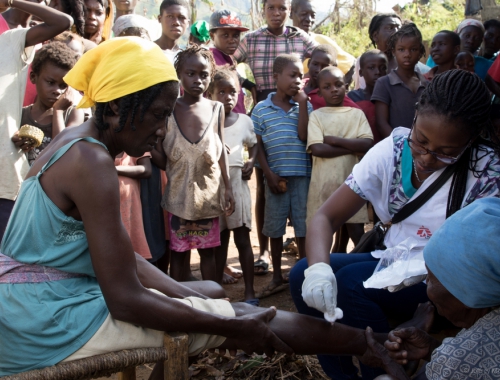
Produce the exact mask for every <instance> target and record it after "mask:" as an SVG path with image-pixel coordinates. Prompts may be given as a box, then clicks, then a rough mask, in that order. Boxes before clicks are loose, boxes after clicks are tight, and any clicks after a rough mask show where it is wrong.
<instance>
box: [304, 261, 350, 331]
mask: <svg viewBox="0 0 500 380" xmlns="http://www.w3.org/2000/svg"><path fill="white" fill-rule="evenodd" d="M304 276H305V280H304V282H303V283H302V298H303V299H304V302H305V303H306V304H307V306H309V307H313V308H315V309H317V310H319V311H322V312H323V313H325V319H326V320H327V321H328V322H335V321H336V320H337V319H341V318H342V317H343V316H344V314H343V312H342V310H341V309H339V308H338V307H336V306H337V280H336V278H335V275H334V274H333V270H332V267H331V266H330V265H328V264H325V263H316V264H314V265H311V266H310V267H309V268H307V269H306V270H305V272H304Z"/></svg>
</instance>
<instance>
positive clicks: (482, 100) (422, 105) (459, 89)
mask: <svg viewBox="0 0 500 380" xmlns="http://www.w3.org/2000/svg"><path fill="white" fill-rule="evenodd" d="M417 111H418V113H435V114H438V115H442V116H445V117H446V119H447V120H448V121H449V122H452V123H454V124H455V125H456V128H457V129H458V130H459V131H461V132H463V133H465V134H468V135H469V138H470V140H471V141H472V142H471V147H470V148H469V149H467V150H466V151H465V152H464V154H463V155H462V156H461V157H460V159H459V160H458V162H456V163H455V164H454V165H456V170H455V174H454V175H453V179H452V183H451V187H450V192H449V195H448V204H447V210H446V217H449V216H451V215H453V213H455V212H456V211H458V210H459V209H460V208H461V206H462V203H463V200H464V196H465V192H466V185H467V177H468V174H469V171H471V172H472V173H473V174H474V176H475V177H476V178H479V177H480V176H481V175H482V174H483V171H479V170H478V169H477V168H476V165H477V163H478V162H479V160H481V159H482V158H483V157H485V156H486V155H488V154H489V153H490V151H489V150H488V149H487V148H486V147H485V146H489V147H490V148H493V149H494V150H495V152H496V153H500V141H499V139H498V137H497V135H496V133H495V130H494V127H493V124H492V123H491V120H490V94H489V92H488V90H487V88H486V86H485V84H484V83H483V81H482V80H481V79H480V78H479V77H478V76H477V75H476V74H472V73H470V72H468V71H464V70H449V71H446V72H444V73H442V74H439V75H436V76H435V77H434V78H433V80H432V81H431V82H430V83H429V85H428V86H427V87H426V88H425V89H424V91H423V92H422V95H421V97H420V102H419V103H418V105H417Z"/></svg>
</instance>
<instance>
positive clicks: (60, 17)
mask: <svg viewBox="0 0 500 380" xmlns="http://www.w3.org/2000/svg"><path fill="white" fill-rule="evenodd" d="M0 6H5V7H7V6H9V7H12V8H16V9H19V10H21V11H23V12H26V13H29V14H31V15H33V16H36V17H38V18H39V19H41V20H42V21H43V23H42V24H39V25H37V26H34V27H32V28H30V29H29V30H28V31H27V32H26V43H25V45H24V46H25V47H29V46H33V45H36V44H39V43H42V42H45V41H47V40H50V39H52V37H55V36H57V35H58V34H60V33H62V32H64V31H65V30H68V29H69V28H70V27H71V25H73V19H72V18H71V16H69V15H67V14H65V13H62V12H59V11H56V10H55V9H53V8H50V7H47V6H45V5H40V4H36V3H33V2H30V1H25V0H13V1H12V3H11V4H8V1H7V0H0Z"/></svg>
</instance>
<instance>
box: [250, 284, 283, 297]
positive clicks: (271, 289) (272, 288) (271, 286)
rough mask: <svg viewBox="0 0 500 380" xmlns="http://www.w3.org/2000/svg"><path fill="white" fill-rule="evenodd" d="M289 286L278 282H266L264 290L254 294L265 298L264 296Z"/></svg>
mask: <svg viewBox="0 0 500 380" xmlns="http://www.w3.org/2000/svg"><path fill="white" fill-rule="evenodd" d="M289 287H290V285H289V284H286V283H284V284H280V285H276V286H275V285H274V284H273V283H272V282H271V283H270V284H268V285H267V286H266V287H265V288H264V290H262V292H259V293H257V294H256V295H255V297H257V298H266V297H269V296H271V295H273V294H276V293H279V292H282V291H283V290H285V289H288V288H289Z"/></svg>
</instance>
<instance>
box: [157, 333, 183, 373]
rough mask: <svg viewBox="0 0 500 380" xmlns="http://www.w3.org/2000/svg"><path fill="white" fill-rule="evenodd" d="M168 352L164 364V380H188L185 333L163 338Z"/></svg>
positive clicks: (167, 335)
mask: <svg viewBox="0 0 500 380" xmlns="http://www.w3.org/2000/svg"><path fill="white" fill-rule="evenodd" d="M163 339H164V340H163V344H164V346H165V348H166V349H167V352H168V359H167V360H166V361H165V364H164V377H163V378H164V380H188V379H189V370H188V369H189V363H188V337H187V335H186V334H185V333H168V334H165V337H164V338H163Z"/></svg>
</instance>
